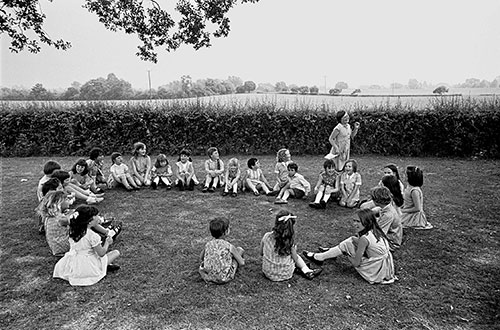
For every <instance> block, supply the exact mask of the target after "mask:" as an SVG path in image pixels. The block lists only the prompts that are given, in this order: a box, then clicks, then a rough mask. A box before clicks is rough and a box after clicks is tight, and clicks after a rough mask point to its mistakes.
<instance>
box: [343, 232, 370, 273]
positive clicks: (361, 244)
mask: <svg viewBox="0 0 500 330" xmlns="http://www.w3.org/2000/svg"><path fill="white" fill-rule="evenodd" d="M367 246H368V240H367V239H366V237H365V236H361V237H360V238H359V239H358V247H357V249H356V255H355V256H354V258H353V257H347V258H348V259H349V261H350V262H351V264H352V265H353V266H354V267H358V266H359V265H361V258H363V255H364V254H365V251H366V247H367Z"/></svg>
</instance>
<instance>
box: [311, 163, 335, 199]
mask: <svg viewBox="0 0 500 330" xmlns="http://www.w3.org/2000/svg"><path fill="white" fill-rule="evenodd" d="M323 168H324V170H323V171H322V172H321V173H320V174H319V177H318V182H317V183H316V186H315V187H314V192H315V193H316V198H315V200H314V202H312V203H309V206H310V207H312V208H315V209H324V208H326V203H327V202H328V200H329V199H330V196H331V195H332V194H335V195H337V194H338V192H339V186H340V174H339V173H338V172H337V169H336V168H335V162H334V161H333V159H327V160H325V162H324V163H323Z"/></svg>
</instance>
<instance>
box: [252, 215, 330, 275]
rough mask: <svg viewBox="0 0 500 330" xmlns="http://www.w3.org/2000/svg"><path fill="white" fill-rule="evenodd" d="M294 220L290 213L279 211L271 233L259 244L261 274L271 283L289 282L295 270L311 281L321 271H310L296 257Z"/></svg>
mask: <svg viewBox="0 0 500 330" xmlns="http://www.w3.org/2000/svg"><path fill="white" fill-rule="evenodd" d="M296 218H297V217H296V216H294V215H293V214H292V213H291V212H289V211H287V210H280V211H279V212H278V213H277V214H276V220H275V222H274V227H273V231H271V232H268V233H266V234H264V237H262V241H261V243H260V255H261V256H262V272H263V273H264V275H265V276H266V277H267V278H268V279H270V280H271V281H285V280H289V279H291V278H292V276H293V273H294V272H295V271H296V270H297V271H298V272H300V274H302V276H304V277H305V278H307V279H308V280H312V279H313V278H314V277H316V276H318V275H319V274H320V273H321V271H322V269H321V268H318V269H310V268H309V267H308V266H307V265H306V263H305V262H304V260H303V259H302V258H301V257H300V256H299V255H297V245H295V241H294V239H295V231H294V227H293V225H294V224H295V219H296Z"/></svg>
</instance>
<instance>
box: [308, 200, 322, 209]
mask: <svg viewBox="0 0 500 330" xmlns="http://www.w3.org/2000/svg"><path fill="white" fill-rule="evenodd" d="M309 206H310V207H312V208H313V209H319V207H320V205H319V204H318V203H314V202H312V203H309Z"/></svg>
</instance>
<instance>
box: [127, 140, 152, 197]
mask: <svg viewBox="0 0 500 330" xmlns="http://www.w3.org/2000/svg"><path fill="white" fill-rule="evenodd" d="M130 174H131V175H132V178H133V179H134V181H135V184H136V185H137V186H138V187H140V186H149V185H151V158H150V157H149V156H148V155H147V154H146V145H145V144H144V143H142V142H136V143H134V152H133V155H132V158H130Z"/></svg>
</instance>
